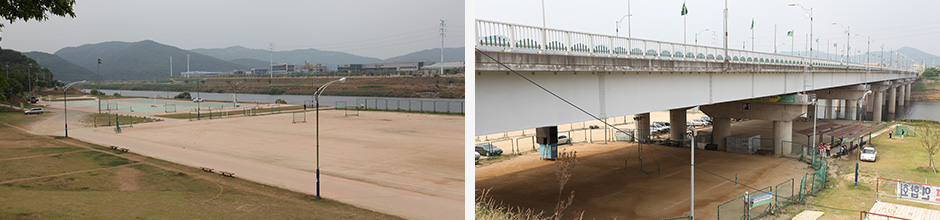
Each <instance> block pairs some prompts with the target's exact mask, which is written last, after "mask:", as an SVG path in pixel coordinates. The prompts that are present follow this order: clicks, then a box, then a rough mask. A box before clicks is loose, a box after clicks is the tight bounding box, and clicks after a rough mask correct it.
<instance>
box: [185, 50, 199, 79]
mask: <svg viewBox="0 0 940 220" xmlns="http://www.w3.org/2000/svg"><path fill="white" fill-rule="evenodd" d="M186 73H187V74H186V78H189V76H190V75H193V73H192V72H189V54H186ZM197 85H198V84H197Z"/></svg>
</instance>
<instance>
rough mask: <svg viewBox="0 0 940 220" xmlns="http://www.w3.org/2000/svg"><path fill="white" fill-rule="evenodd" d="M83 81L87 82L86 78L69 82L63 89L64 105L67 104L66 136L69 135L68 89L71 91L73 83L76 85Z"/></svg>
mask: <svg viewBox="0 0 940 220" xmlns="http://www.w3.org/2000/svg"><path fill="white" fill-rule="evenodd" d="M83 82H85V80H82V81H78V82H73V83H69V84H68V85H65V89H62V98H63V99H64V101H63V104H62V105H63V106H65V137H66V138H68V137H69V96H68V93H67V91H69V87H72V85H75V84H76V83H83Z"/></svg>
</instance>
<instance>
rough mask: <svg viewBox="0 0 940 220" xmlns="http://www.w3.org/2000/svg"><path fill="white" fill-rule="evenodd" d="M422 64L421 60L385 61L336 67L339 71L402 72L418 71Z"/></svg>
mask: <svg viewBox="0 0 940 220" xmlns="http://www.w3.org/2000/svg"><path fill="white" fill-rule="evenodd" d="M423 66H424V62H423V61H417V62H413V61H412V62H385V63H367V64H343V65H339V67H337V70H338V71H339V72H346V73H352V72H402V71H418V70H421V67H423Z"/></svg>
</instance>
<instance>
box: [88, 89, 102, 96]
mask: <svg viewBox="0 0 940 220" xmlns="http://www.w3.org/2000/svg"><path fill="white" fill-rule="evenodd" d="M88 93H90V94H92V95H103V96H107V95H106V94H104V92H101V91H98V89H91V91H89V92H88Z"/></svg>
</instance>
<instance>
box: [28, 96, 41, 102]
mask: <svg viewBox="0 0 940 220" xmlns="http://www.w3.org/2000/svg"><path fill="white" fill-rule="evenodd" d="M37 102H39V99H36V96H31V97H29V104H36V103H37Z"/></svg>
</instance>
